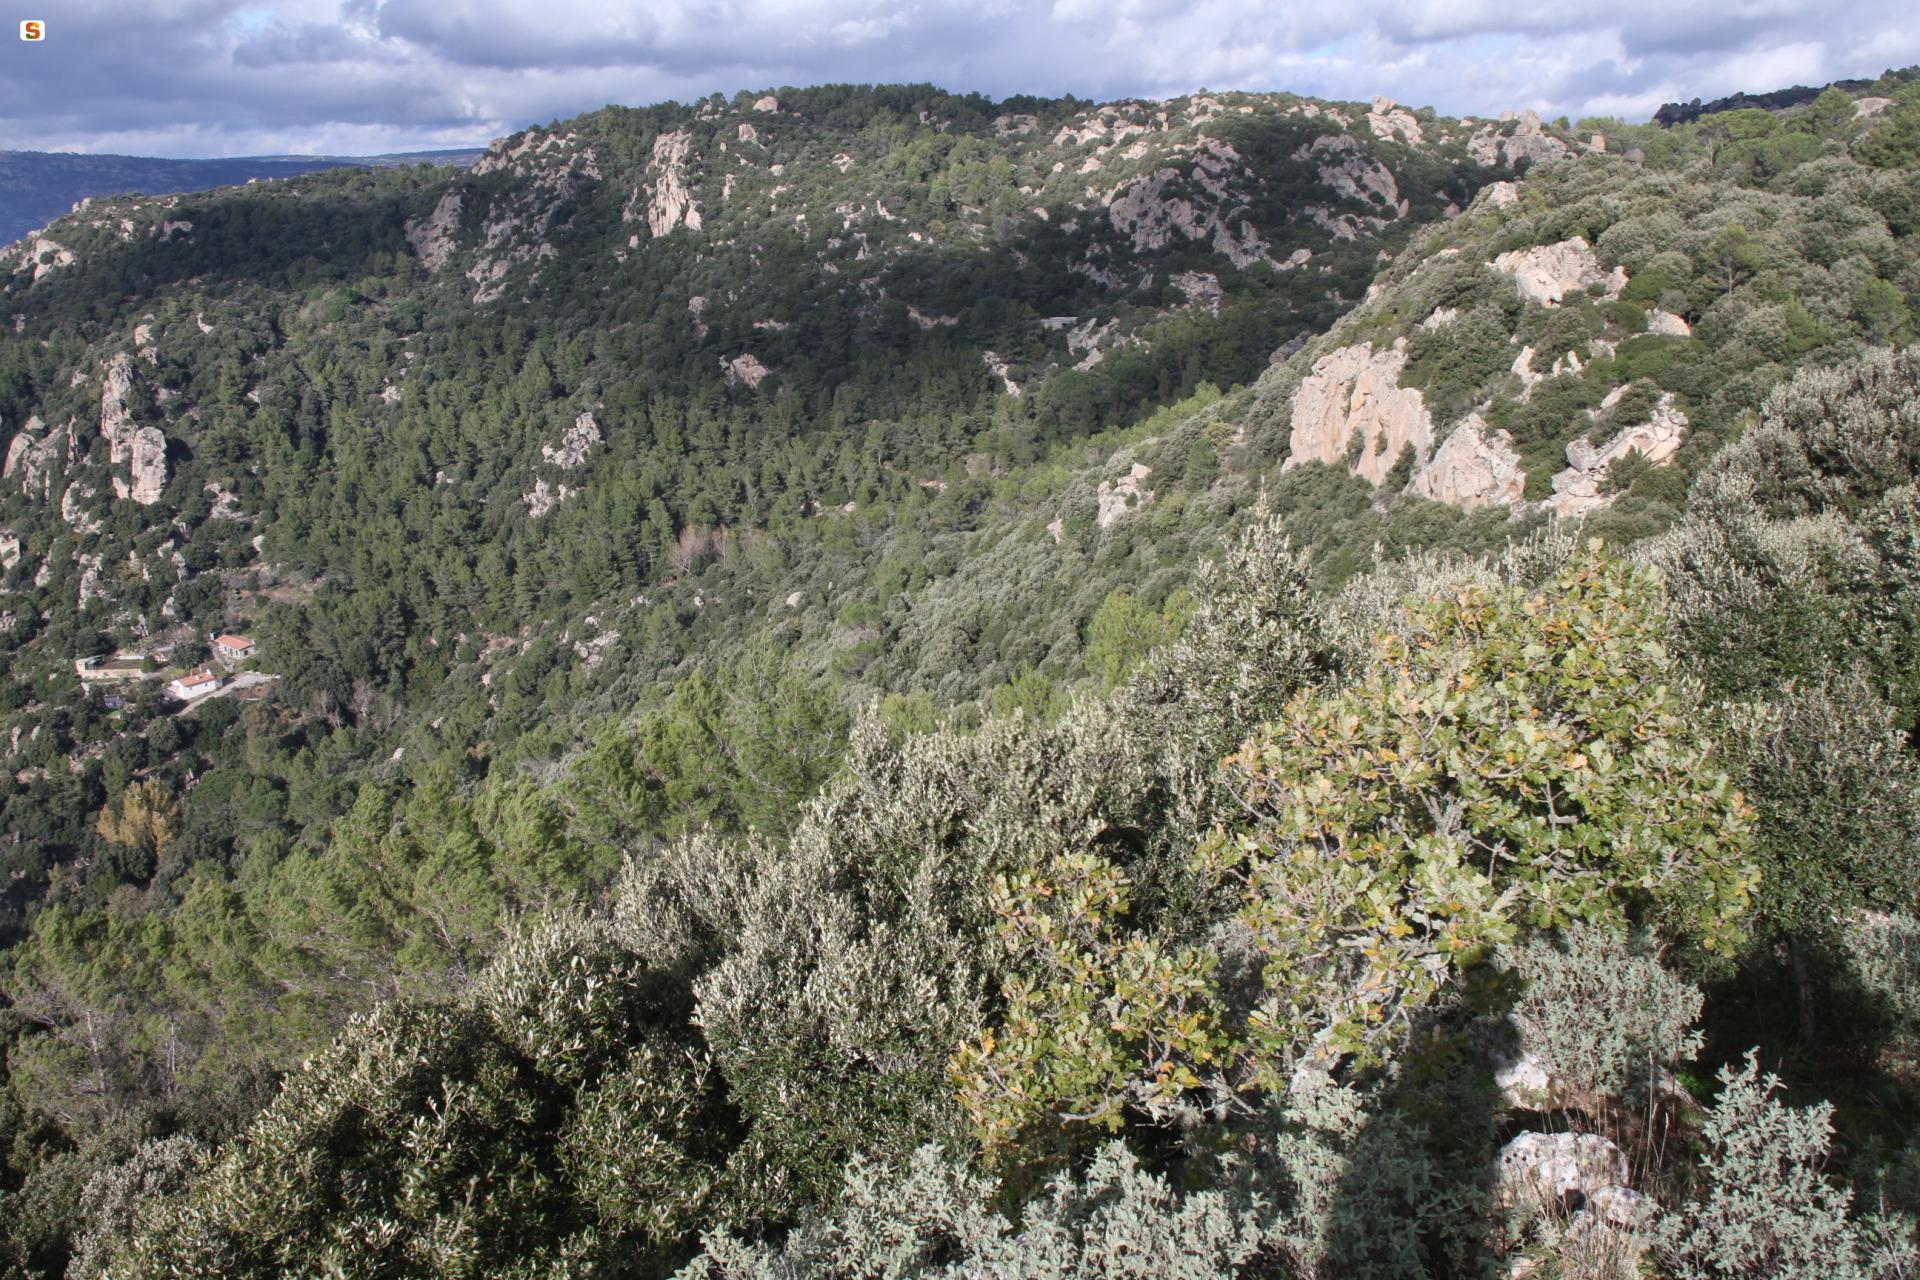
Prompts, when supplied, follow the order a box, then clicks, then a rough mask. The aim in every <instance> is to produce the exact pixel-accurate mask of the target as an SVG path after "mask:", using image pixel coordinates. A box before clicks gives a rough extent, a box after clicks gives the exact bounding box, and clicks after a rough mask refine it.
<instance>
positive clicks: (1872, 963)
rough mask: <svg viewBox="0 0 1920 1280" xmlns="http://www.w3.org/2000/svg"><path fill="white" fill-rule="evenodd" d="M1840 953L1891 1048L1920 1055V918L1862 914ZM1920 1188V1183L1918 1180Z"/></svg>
mask: <svg viewBox="0 0 1920 1280" xmlns="http://www.w3.org/2000/svg"><path fill="white" fill-rule="evenodd" d="M1838 943H1839V946H1838V950H1839V954H1840V959H1841V962H1842V964H1843V965H1844V966H1845V968H1846V971H1847V974H1848V976H1849V977H1850V978H1851V979H1852V981H1853V984H1854V985H1855V986H1857V987H1858V988H1859V991H1860V994H1861V995H1862V996H1863V997H1864V998H1865V1000H1866V1001H1867V1002H1869V1004H1870V1005H1872V1006H1874V1007H1873V1008H1871V1009H1870V1010H1869V1014H1870V1016H1873V1017H1875V1018H1876V1019H1877V1020H1879V1019H1883V1020H1884V1021H1885V1022H1886V1024H1888V1026H1889V1027H1890V1030H1891V1035H1890V1036H1889V1043H1888V1045H1887V1048H1888V1049H1889V1050H1891V1051H1893V1052H1894V1053H1897V1054H1901V1055H1911V1054H1913V1053H1915V1052H1920V920H1916V919H1914V918H1913V917H1912V916H1910V915H1903V914H1901V913H1900V912H1877V911H1876V912H1859V913H1857V914H1855V915H1854V916H1853V917H1852V918H1850V919H1849V920H1848V921H1847V922H1846V924H1845V925H1844V927H1843V928H1841V930H1840V933H1839V939H1838ZM1915 1185H1916V1188H1920V1181H1917V1182H1916V1184H1915Z"/></svg>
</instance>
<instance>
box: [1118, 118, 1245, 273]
mask: <svg viewBox="0 0 1920 1280" xmlns="http://www.w3.org/2000/svg"><path fill="white" fill-rule="evenodd" d="M1245 176H1246V161H1245V160H1244V159H1243V158H1242V157H1241V155H1240V153H1239V152H1238V151H1235V150H1234V149H1233V148H1232V147H1230V146H1228V145H1227V144H1226V143H1224V142H1221V141H1219V140H1218V139H1214V138H1208V139H1207V140H1206V141H1205V143H1204V144H1203V145H1202V147H1201V149H1200V151H1199V152H1198V153H1196V154H1195V155H1194V157H1193V168H1192V169H1191V170H1189V171H1186V172H1182V171H1181V170H1179V169H1172V168H1167V169H1156V170H1154V171H1153V172H1152V173H1147V174H1142V175H1140V176H1139V177H1137V178H1135V179H1133V180H1132V181H1131V182H1126V183H1123V184H1122V185H1121V186H1119V187H1118V188H1116V189H1115V190H1114V192H1113V193H1112V194H1111V195H1110V196H1108V198H1107V219H1108V221H1109V222H1110V223H1111V224H1112V225H1113V229H1114V230H1115V231H1117V232H1119V233H1120V234H1121V235H1123V236H1126V237H1127V238H1128V239H1129V240H1131V241H1132V242H1133V248H1134V251H1135V252H1136V253H1147V252H1150V251H1152V250H1154V249H1160V248H1164V247H1165V246H1167V245H1169V244H1171V243H1173V241H1174V237H1175V236H1176V235H1179V236H1184V237H1186V238H1187V239H1189V240H1200V241H1205V242H1208V243H1210V244H1212V246H1213V248H1214V249H1215V251H1217V252H1219V253H1220V254H1222V255H1224V256H1225V257H1226V258H1227V260H1228V261H1230V262H1232V263H1233V265H1234V266H1236V267H1246V266H1250V265H1252V264H1253V263H1255V262H1260V261H1263V260H1267V250H1268V248H1269V246H1268V244H1267V242H1266V241H1265V240H1264V239H1262V238H1261V236H1260V234H1259V232H1257V231H1255V230H1254V227H1253V224H1252V223H1251V222H1248V221H1247V220H1245V219H1241V220H1240V221H1239V222H1238V223H1236V224H1233V225H1229V219H1228V218H1227V217H1224V216H1222V214H1221V212H1220V210H1221V209H1222V208H1230V207H1231V206H1232V205H1233V204H1234V203H1236V201H1235V200H1234V193H1233V186H1234V184H1235V183H1236V182H1237V181H1239V180H1240V179H1243V178H1244V177H1245ZM1180 182H1184V183H1187V184H1190V185H1191V186H1193V187H1196V188H1199V189H1200V190H1202V191H1205V192H1206V193H1207V195H1208V196H1210V197H1211V200H1210V201H1209V202H1208V204H1207V205H1206V206H1202V205H1200V204H1196V203H1195V202H1194V201H1193V200H1191V199H1188V198H1187V197H1185V196H1181V195H1170V194H1168V188H1169V187H1171V186H1173V185H1174V184H1175V183H1180Z"/></svg>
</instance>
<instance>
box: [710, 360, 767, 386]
mask: <svg viewBox="0 0 1920 1280" xmlns="http://www.w3.org/2000/svg"><path fill="white" fill-rule="evenodd" d="M720 372H721V374H722V375H723V376H724V377H725V378H726V380H727V385H728V386H730V387H731V386H735V385H737V384H739V383H742V382H744V383H746V384H747V387H748V388H749V389H752V388H754V387H758V386H759V385H760V383H761V381H762V380H764V379H765V378H766V376H767V375H768V374H770V373H772V372H773V370H771V369H769V368H767V366H765V365H764V364H761V363H760V357H758V356H756V355H754V354H753V353H752V352H751V351H749V352H747V353H745V354H743V355H737V356H735V357H734V358H733V359H731V360H729V359H727V358H726V357H724V356H722V357H721V359H720Z"/></svg>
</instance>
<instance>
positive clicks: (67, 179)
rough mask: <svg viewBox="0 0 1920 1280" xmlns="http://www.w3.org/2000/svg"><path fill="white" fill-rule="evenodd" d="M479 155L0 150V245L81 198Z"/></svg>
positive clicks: (462, 161)
mask: <svg viewBox="0 0 1920 1280" xmlns="http://www.w3.org/2000/svg"><path fill="white" fill-rule="evenodd" d="M479 157H480V152H478V151H466V150H451V151H417V152H405V153H398V154H394V155H385V156H235V157H233V158H231V159H224V160H158V159H153V158H150V157H145V156H115V155H67V154H63V153H56V152H48V151H0V244H10V243H12V242H13V241H15V240H18V239H20V238H21V237H22V236H25V235H27V234H28V233H30V232H31V231H33V230H34V229H35V228H38V227H44V226H46V224H47V223H49V222H51V221H53V220H54V219H55V218H57V217H59V216H60V215H61V214H63V213H66V212H67V211H68V210H69V209H70V208H72V206H74V205H75V204H78V203H79V202H80V201H82V200H89V199H98V198H100V197H102V196H119V195H126V194H128V193H131V192H145V193H146V194H148V195H169V194H172V193H174V192H181V191H205V190H207V189H208V188H209V187H226V186H234V185H237V184H239V183H243V182H252V181H257V180H271V179H274V178H289V177H293V176H295V175H296V174H302V173H313V172H316V171H318V170H323V169H338V168H345V167H352V166H373V167H380V166H385V165H397V164H450V165H460V166H463V167H464V166H465V165H468V164H471V163H472V162H473V161H475V160H477V159H479Z"/></svg>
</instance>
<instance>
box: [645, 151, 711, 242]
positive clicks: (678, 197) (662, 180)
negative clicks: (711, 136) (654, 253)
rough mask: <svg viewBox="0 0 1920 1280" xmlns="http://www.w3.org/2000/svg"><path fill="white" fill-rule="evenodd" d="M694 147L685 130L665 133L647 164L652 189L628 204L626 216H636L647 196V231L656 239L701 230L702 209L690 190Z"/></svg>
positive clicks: (646, 189) (649, 188)
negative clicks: (690, 155)
mask: <svg viewBox="0 0 1920 1280" xmlns="http://www.w3.org/2000/svg"><path fill="white" fill-rule="evenodd" d="M692 145H693V135H692V134H690V133H688V132H687V131H686V130H685V129H675V130H674V131H673V132H671V133H663V134H661V135H660V136H659V137H657V138H655V139H654V140H653V155H652V157H651V158H650V159H649V160H648V162H647V174H648V176H649V177H650V178H651V179H652V185H651V186H650V187H643V188H642V189H641V191H639V192H636V193H635V195H634V199H633V200H632V201H630V202H629V203H628V206H627V207H628V215H627V216H629V217H632V216H633V213H634V211H635V210H637V209H638V208H639V207H640V197H641V196H642V195H644V196H645V197H646V206H645V216H646V222H647V230H648V231H650V232H652V233H653V235H654V236H655V238H658V237H660V236H664V235H666V234H667V233H668V232H669V231H672V230H673V229H674V228H675V227H682V226H684V227H686V228H687V229H688V230H689V231H698V230H699V229H700V206H699V205H697V204H696V203H694V199H693V192H692V191H691V190H690V189H689V188H688V186H687V151H688V149H689V148H690V147H691V146H692Z"/></svg>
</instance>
